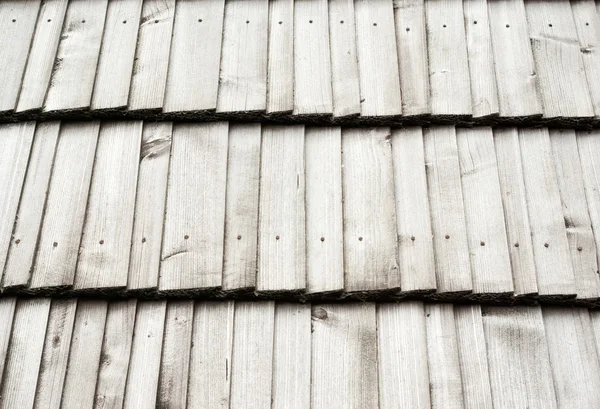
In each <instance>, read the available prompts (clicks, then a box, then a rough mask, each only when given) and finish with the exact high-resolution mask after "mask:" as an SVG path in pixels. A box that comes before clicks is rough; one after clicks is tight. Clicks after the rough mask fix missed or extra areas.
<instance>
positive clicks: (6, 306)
mask: <svg viewBox="0 0 600 409" xmlns="http://www.w3.org/2000/svg"><path fill="white" fill-rule="evenodd" d="M16 304H17V299H16V298H15V297H4V298H2V299H0V318H2V319H1V320H0V329H1V330H2V331H0V377H2V375H3V374H4V366H5V363H6V354H7V352H8V344H9V342H10V334H11V331H12V325H13V317H14V315H15V305H16Z"/></svg>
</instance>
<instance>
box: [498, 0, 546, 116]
mask: <svg viewBox="0 0 600 409" xmlns="http://www.w3.org/2000/svg"><path fill="white" fill-rule="evenodd" d="M487 3H488V11H489V15H490V16H493V18H491V19H489V25H490V33H491V35H492V48H493V52H494V65H495V67H496V81H497V83H498V104H499V107H500V116H501V117H520V116H533V115H541V114H542V112H543V110H542V101H541V98H540V96H539V93H538V88H537V75H536V70H535V64H534V61H533V54H532V52H531V44H530V42H529V37H528V33H529V31H528V28H527V17H526V15H525V6H524V4H523V0H516V1H515V0H494V1H488V2H487Z"/></svg>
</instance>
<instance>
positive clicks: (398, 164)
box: [392, 127, 436, 292]
mask: <svg viewBox="0 0 600 409" xmlns="http://www.w3.org/2000/svg"><path fill="white" fill-rule="evenodd" d="M392 156H393V164H394V184H395V193H396V222H397V223H396V227H397V230H398V258H399V260H400V261H399V263H400V288H401V289H402V291H404V292H410V291H431V290H435V288H436V283H435V260H434V256H433V234H432V232H431V215H430V213H429V198H428V197H427V176H426V174H425V148H424V147H423V132H422V129H421V127H407V128H401V129H394V130H393V131H392Z"/></svg>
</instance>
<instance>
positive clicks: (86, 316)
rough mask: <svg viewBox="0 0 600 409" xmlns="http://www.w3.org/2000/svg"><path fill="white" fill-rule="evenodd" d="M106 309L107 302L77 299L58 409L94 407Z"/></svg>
mask: <svg viewBox="0 0 600 409" xmlns="http://www.w3.org/2000/svg"><path fill="white" fill-rule="evenodd" d="M107 309H108V303H107V302H106V301H100V300H98V301H96V300H80V301H79V303H78V305H77V312H76V313H75V325H74V327H73V338H72V340H71V352H70V353H69V362H68V364H67V368H68V371H67V373H66V375H65V384H64V389H63V394H62V401H61V405H60V407H61V409H70V408H91V407H92V406H93V404H94V397H95V391H96V380H97V379H98V370H99V365H100V352H101V350H102V339H103V336H104V326H105V324H106V313H107Z"/></svg>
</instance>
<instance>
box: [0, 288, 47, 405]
mask: <svg viewBox="0 0 600 409" xmlns="http://www.w3.org/2000/svg"><path fill="white" fill-rule="evenodd" d="M49 311H50V299H49V298H30V299H27V298H25V299H21V300H19V301H18V302H17V306H16V311H15V317H14V324H13V329H12V336H11V340H10V349H9V351H8V356H7V358H6V367H5V370H4V380H3V381H2V391H1V393H2V395H0V396H1V397H0V408H2V409H4V408H7V409H9V408H20V409H31V408H32V407H33V401H34V398H35V389H36V385H37V380H38V371H39V369H40V361H41V358H42V349H43V347H44V336H45V335H46V324H47V323H48V312H49Z"/></svg>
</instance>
